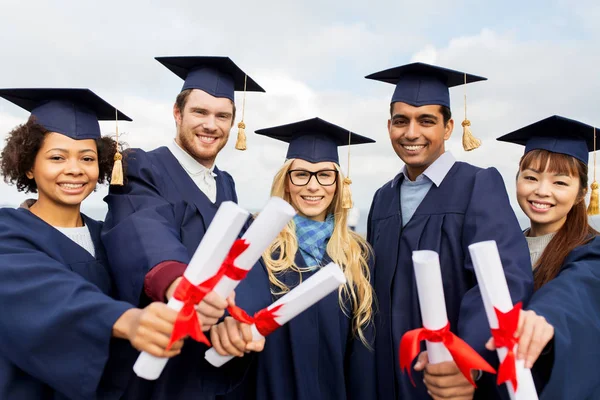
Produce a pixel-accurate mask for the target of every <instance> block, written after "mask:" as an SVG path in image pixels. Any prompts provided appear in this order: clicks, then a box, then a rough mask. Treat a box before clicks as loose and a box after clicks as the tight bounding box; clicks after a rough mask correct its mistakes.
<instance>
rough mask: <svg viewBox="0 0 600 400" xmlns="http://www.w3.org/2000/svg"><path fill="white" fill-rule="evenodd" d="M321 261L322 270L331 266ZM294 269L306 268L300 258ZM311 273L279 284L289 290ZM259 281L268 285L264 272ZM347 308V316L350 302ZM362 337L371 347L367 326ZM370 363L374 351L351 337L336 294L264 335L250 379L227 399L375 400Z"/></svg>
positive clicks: (291, 276) (292, 275) (370, 328)
mask: <svg viewBox="0 0 600 400" xmlns="http://www.w3.org/2000/svg"><path fill="white" fill-rule="evenodd" d="M325 258H326V259H325V260H323V265H326V264H327V263H329V262H330V260H329V259H328V258H327V256H326V257H325ZM296 265H297V266H299V267H300V268H306V264H305V262H304V259H303V258H302V256H301V255H300V254H297V255H296ZM263 271H264V270H263ZM313 273H314V272H313V271H309V272H303V273H302V274H299V273H297V272H294V271H289V272H285V273H283V274H281V275H280V277H279V278H280V280H281V281H282V282H284V283H285V284H286V285H287V286H288V287H290V288H294V287H295V286H297V285H298V284H299V283H300V277H301V276H302V280H306V279H308V278H309V277H310V276H311V275H313ZM264 279H265V280H266V281H267V282H268V277H267V275H266V272H265V275H264ZM242 284H244V283H243V282H242ZM275 300H276V298H275V297H274V298H273V299H272V301H271V303H272V302H273V301H275ZM347 306H348V310H351V308H350V303H349V302H347ZM350 313H351V311H350ZM365 336H366V338H367V340H370V341H371V345H372V343H373V326H372V324H371V325H369V326H368V327H367V328H366V329H365ZM374 362H375V359H374V353H373V351H372V350H369V349H368V348H367V347H366V346H365V345H364V344H363V343H362V342H361V341H360V339H359V338H357V337H355V336H354V334H353V332H352V326H351V319H350V318H348V316H346V315H345V314H344V312H343V311H342V309H341V307H340V304H339V295H338V292H337V291H335V292H333V293H331V294H329V295H328V296H326V297H325V298H323V299H322V300H321V301H319V302H318V303H317V304H315V305H313V306H312V307H310V308H309V309H308V310H306V311H304V312H303V313H301V314H300V315H298V316H297V317H295V318H294V319H292V320H291V321H290V322H288V323H287V324H286V325H284V326H282V327H281V328H279V329H278V330H276V331H275V332H273V333H272V334H271V335H269V336H268V337H267V339H266V342H265V348H264V350H263V351H262V352H260V353H257V354H256V360H255V363H254V364H253V370H252V373H251V374H249V376H248V377H247V378H246V380H245V382H244V384H243V385H242V386H240V387H239V388H238V389H237V390H236V391H235V392H234V394H233V395H231V396H228V397H227V399H228V400H231V399H260V400H268V399H273V400H279V399H286V400H320V399H323V400H336V399H337V400H346V399H357V400H359V399H374V398H375V368H374Z"/></svg>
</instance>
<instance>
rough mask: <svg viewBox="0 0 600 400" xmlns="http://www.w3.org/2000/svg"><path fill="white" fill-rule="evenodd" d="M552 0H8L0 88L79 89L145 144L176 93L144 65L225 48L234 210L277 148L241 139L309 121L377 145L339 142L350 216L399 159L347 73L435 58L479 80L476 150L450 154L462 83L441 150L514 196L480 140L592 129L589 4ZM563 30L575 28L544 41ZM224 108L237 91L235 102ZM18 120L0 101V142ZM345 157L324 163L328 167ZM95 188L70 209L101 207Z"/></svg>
mask: <svg viewBox="0 0 600 400" xmlns="http://www.w3.org/2000/svg"><path fill="white" fill-rule="evenodd" d="M561 1H564V0H558V1H556V2H555V4H554V5H555V6H557V7H558V8H557V10H558V11H556V13H554V14H551V13H549V14H548V15H543V14H542V13H540V10H537V9H532V10H527V9H522V8H519V9H518V10H519V12H518V13H516V12H515V11H514V10H517V8H515V7H516V6H517V4H518V3H516V2H514V3H512V4H506V5H503V7H504V8H503V11H504V12H503V13H494V15H492V14H491V11H490V15H488V16H487V18H483V17H482V16H481V15H479V14H478V13H481V12H482V11H481V9H480V8H477V7H475V6H474V3H473V2H469V1H466V0H465V1H459V2H439V1H434V0H426V1H421V2H417V3H411V4H409V5H407V4H401V3H398V2H392V1H388V2H382V3H381V4H379V6H378V7H373V6H372V4H367V3H364V2H361V1H358V0H351V1H349V2H346V3H345V5H344V7H340V6H339V4H337V3H336V4H333V3H331V4H330V3H327V2H325V3H323V2H316V1H312V0H307V1H306V2H292V1H280V2H273V1H268V0H259V1H255V2H247V1H232V2H229V3H227V5H226V6H224V5H223V4H221V3H218V2H212V3H206V2H204V3H198V2H196V1H176V2H169V3H167V2H144V3H142V2H139V1H130V2H116V0H114V1H113V0H108V1H106V2H103V3H102V4H101V5H100V3H98V4H95V3H86V2H76V1H65V0H63V1H58V2H53V3H52V4H50V3H45V2H8V3H7V4H4V5H3V9H2V15H0V36H2V37H3V38H10V40H3V41H2V42H1V43H0V54H2V58H3V62H2V63H1V64H0V87H36V86H42V87H53V86H54V87H61V86H64V87H66V86H72V87H90V88H92V89H93V90H94V91H95V92H96V93H98V94H99V95H101V96H102V97H104V98H106V99H107V100H108V101H109V102H111V103H112V104H115V105H116V106H118V107H119V108H121V109H122V110H123V111H124V112H125V113H127V114H128V115H130V116H131V117H132V118H133V119H134V122H133V123H121V124H120V130H121V132H124V133H125V135H124V136H123V137H122V138H123V140H125V141H127V142H128V143H129V145H130V146H132V147H142V148H144V149H152V148H155V147H157V146H161V145H165V144H167V143H168V142H169V141H170V140H172V138H173V136H174V132H175V128H174V123H173V117H172V111H171V109H172V104H173V101H174V98H175V96H176V94H177V92H178V90H179V88H180V87H181V80H180V79H179V78H177V77H176V76H174V75H173V74H171V73H169V72H168V71H167V70H166V69H165V68H164V67H163V66H161V65H160V64H158V63H157V62H155V61H154V60H153V57H154V56H158V55H207V54H214V55H229V56H231V57H232V59H233V60H234V61H235V62H236V63H238V65H240V66H241V67H242V68H243V69H244V70H246V71H248V72H249V73H250V74H251V75H252V76H253V77H254V78H255V79H256V80H257V81H258V82H259V83H260V84H261V85H262V86H263V87H264V88H265V89H266V90H267V93H266V94H253V93H252V94H248V98H247V109H246V118H245V119H246V124H247V126H248V131H247V133H248V145H249V149H248V151H246V152H238V151H235V150H234V149H233V146H234V143H235V141H234V137H235V134H236V131H237V129H235V128H234V129H232V132H231V135H232V137H231V139H230V143H229V144H228V146H227V148H226V149H225V150H224V151H223V153H222V154H220V156H219V158H218V165H219V166H220V167H222V168H223V169H226V170H228V171H229V172H230V173H232V175H233V176H234V177H235V179H236V182H237V188H238V192H239V195H240V199H241V200H242V204H243V205H244V206H246V207H249V208H258V207H261V206H262V205H263V204H264V201H265V200H266V198H267V196H268V192H269V188H270V184H271V179H272V177H273V175H274V174H275V172H276V171H277V169H278V168H279V166H280V165H281V162H282V161H283V159H284V157H285V151H286V149H285V145H283V144H282V143H276V142H274V141H272V140H269V139H266V138H263V137H259V136H258V135H255V134H254V133H253V132H254V130H256V129H258V128H264V127H268V126H274V125H278V124H283V123H289V122H293V121H297V120H300V119H304V118H311V117H314V116H320V117H322V118H324V119H327V120H329V121H331V122H334V123H337V124H339V125H341V126H344V127H347V128H348V129H351V130H353V131H355V132H357V133H360V134H363V135H366V136H370V137H373V138H375V139H377V140H378V143H376V144H373V145H364V146H355V147H354V148H353V149H352V164H351V177H352V180H353V187H352V189H353V194H354V197H355V202H356V204H357V205H358V207H359V208H361V209H363V210H364V209H368V207H369V205H370V201H371V197H372V195H373V193H374V191H375V190H376V189H377V188H378V187H379V186H381V185H382V184H383V183H385V182H386V181H387V180H389V179H391V178H392V177H393V176H394V175H395V174H396V173H397V171H398V170H399V169H400V167H401V165H402V163H401V161H400V160H399V159H398V158H397V157H396V155H395V153H394V152H393V150H392V149H391V146H390V144H389V139H388V136H387V129H386V121H387V118H388V117H389V115H388V114H389V110H388V107H389V97H390V95H391V92H392V90H393V88H392V86H391V85H387V84H383V83H379V82H373V81H367V80H365V79H363V76H364V75H367V74H369V73H371V72H374V71H377V70H381V69H385V68H389V67H392V66H395V65H400V64H402V63H406V62H410V61H411V60H412V61H417V60H418V61H424V62H430V63H436V64H439V65H442V66H446V67H449V68H456V69H461V70H465V71H468V72H472V73H474V74H479V75H483V76H487V77H488V78H489V81H487V82H482V83H477V84H473V85H469V86H468V87H467V88H466V90H467V95H468V100H469V119H470V120H471V122H472V124H473V126H472V129H473V132H474V134H475V135H476V136H478V137H480V138H481V139H482V140H483V142H484V145H483V146H482V148H480V149H478V150H477V151H474V152H470V153H464V152H463V151H462V150H461V149H460V134H461V127H460V121H461V120H462V113H463V107H462V95H463V88H455V89H452V90H451V95H452V103H453V112H454V114H455V117H456V120H457V124H456V131H455V132H454V134H453V137H452V138H451V139H450V141H449V142H448V149H450V150H451V151H452V152H453V153H454V154H455V155H456V156H457V157H458V158H459V159H462V160H465V161H468V162H472V163H474V164H477V165H481V166H492V165H493V166H496V167H497V168H498V169H499V170H500V171H501V173H502V175H503V176H504V179H505V182H506V183H507V187H508V189H509V193H510V194H511V197H514V185H513V184H512V182H513V181H514V173H515V169H516V165H517V162H518V159H519V157H520V154H521V151H522V150H521V149H519V148H517V146H511V145H507V144H500V143H497V142H496V141H495V140H494V139H495V137H497V136H500V135H501V134H503V133H506V132H507V131H509V130H512V129H516V128H518V127H520V126H522V125H524V124H526V123H529V122H533V121H535V120H537V119H541V118H544V117H546V116H548V115H551V114H555V113H556V114H563V115H565V116H570V117H572V118H575V119H581V120H583V121H586V122H588V123H591V124H595V125H600V120H598V114H597V110H596V108H597V101H596V99H598V97H599V95H600V81H599V80H598V79H597V71H596V70H597V68H596V66H597V65H599V62H600V53H598V52H597V51H595V49H597V37H598V33H599V32H600V30H599V29H598V28H597V24H596V21H597V20H598V16H599V15H600V8H599V7H598V6H597V5H595V3H593V2H590V1H588V3H589V4H587V5H586V6H581V5H580V4H579V3H578V4H577V5H571V3H561ZM33 9H35V12H31V10H33ZM510 10H513V11H512V12H513V13H512V14H510V13H509V12H510ZM496 11H497V10H496ZM498 15H502V16H503V17H504V18H503V19H499V18H497V16H498ZM474 16H476V17H474ZM511 18H512V20H513V21H514V22H513V23H512V24H511V23H510V21H511ZM528 19H529V20H531V22H532V23H531V25H528V28H527V29H530V31H529V30H528V31H527V32H526V33H525V29H526V28H525V27H521V26H520V24H521V23H522V22H523V21H525V20H528ZM25 21H26V23H25ZM48 21H52V22H51V23H48ZM464 21H468V23H465V24H462V22H464ZM496 22H497V25H494V23H496ZM572 30H577V32H578V33H579V34H578V35H574V36H564V37H562V36H561V37H559V38H556V37H554V36H552V35H551V34H552V33H555V32H562V31H572ZM547 36H552V37H553V39H547V38H546V37H547ZM5 60H6V61H5ZM240 100H241V97H240V95H239V94H238V96H237V104H238V109H240V107H241V104H240ZM26 116H27V114H26V113H24V112H22V111H19V110H18V109H17V108H16V107H13V106H12V105H10V104H8V103H7V102H5V101H0V137H3V135H4V134H5V133H6V132H8V131H9V130H10V129H11V128H12V127H14V126H15V125H16V124H18V123H20V122H23V121H24V120H25V118H26ZM102 129H103V131H104V132H105V133H106V134H110V133H113V132H114V124H112V123H103V124H102ZM345 153H346V152H345V150H343V151H342V152H341V157H340V158H341V164H342V167H343V168H344V169H346V162H347V156H346V154H345ZM105 190H106V189H105V188H104V189H102V190H99V192H98V193H95V194H94V195H93V197H92V198H90V199H89V200H87V201H86V203H89V205H90V207H92V206H97V205H100V204H102V201H101V197H102V195H103V193H105ZM23 197H24V195H20V194H17V193H16V191H15V190H14V188H9V187H7V186H6V185H4V184H3V183H0V203H3V202H7V201H8V202H10V203H13V204H14V203H16V202H17V201H20V200H21V199H22V198H23Z"/></svg>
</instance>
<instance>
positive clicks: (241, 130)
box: [235, 75, 248, 151]
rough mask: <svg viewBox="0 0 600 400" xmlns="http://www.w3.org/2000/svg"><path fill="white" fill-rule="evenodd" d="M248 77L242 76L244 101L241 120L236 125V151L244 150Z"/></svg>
mask: <svg viewBox="0 0 600 400" xmlns="http://www.w3.org/2000/svg"><path fill="white" fill-rule="evenodd" d="M247 80H248V75H245V76H244V101H243V103H242V120H241V121H240V123H239V124H238V135H237V141H236V142H235V148H236V149H238V150H242V151H244V150H246V124H245V123H244V114H245V112H246V81H247Z"/></svg>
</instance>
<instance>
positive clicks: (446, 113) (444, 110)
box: [390, 103, 452, 126]
mask: <svg viewBox="0 0 600 400" xmlns="http://www.w3.org/2000/svg"><path fill="white" fill-rule="evenodd" d="M440 113H441V114H442V118H443V119H444V126H446V125H448V121H450V119H452V111H451V110H450V107H446V106H440ZM393 115H394V103H391V104H390V117H392V116H393Z"/></svg>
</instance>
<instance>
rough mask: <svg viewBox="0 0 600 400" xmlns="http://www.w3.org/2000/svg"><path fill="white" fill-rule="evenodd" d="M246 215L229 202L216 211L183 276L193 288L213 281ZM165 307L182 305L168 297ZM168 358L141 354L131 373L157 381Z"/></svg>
mask: <svg viewBox="0 0 600 400" xmlns="http://www.w3.org/2000/svg"><path fill="white" fill-rule="evenodd" d="M248 215H249V214H248V212H247V211H246V210H244V209H242V208H241V207H239V206H238V205H237V204H235V203H234V202H232V201H225V202H223V203H221V206H220V207H219V209H218V210H217V213H216V214H215V217H214V218H213V220H212V222H211V224H210V226H209V227H208V229H207V230H206V233H205V234H204V237H203V238H202V241H201V242H200V244H199V245H198V248H197V249H196V251H195V252H194V255H193V256H192V259H191V260H190V263H189V264H188V266H187V268H186V269H185V272H184V273H183V276H184V277H185V278H186V279H187V280H189V281H190V283H192V284H193V285H198V284H200V283H202V282H204V281H205V280H207V279H209V278H211V277H213V276H214V275H215V274H216V273H217V271H218V270H219V268H220V267H221V264H222V263H223V261H224V260H225V257H227V254H228V253H229V250H230V249H231V246H232V245H233V242H235V240H236V239H237V238H238V235H239V233H240V230H241V229H242V227H243V226H244V223H245V222H246V220H247V219H248ZM167 306H169V307H171V308H172V309H174V310H175V311H180V310H181V308H182V307H183V303H182V302H180V301H179V300H177V299H175V298H174V297H171V299H170V300H169V302H168V303H167ZM167 361H168V358H160V357H154V356H153V355H150V354H148V353H146V352H142V353H141V354H140V355H139V357H138V359H137V361H136V362H135V364H134V365H133V371H134V372H135V373H136V375H137V376H139V377H140V378H144V379H147V380H155V379H158V377H159V376H160V374H161V373H162V370H163V369H164V368H165V365H167Z"/></svg>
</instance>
